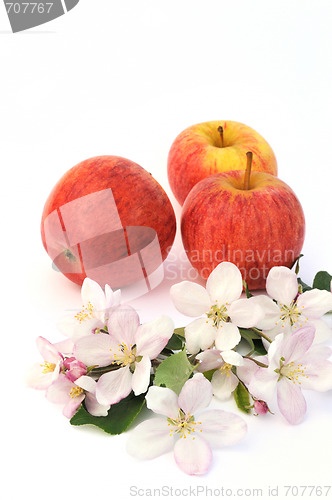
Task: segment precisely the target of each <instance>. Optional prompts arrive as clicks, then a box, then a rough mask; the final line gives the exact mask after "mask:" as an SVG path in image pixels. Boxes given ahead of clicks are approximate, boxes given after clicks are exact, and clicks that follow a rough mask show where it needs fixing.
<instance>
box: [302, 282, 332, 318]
mask: <svg viewBox="0 0 332 500" xmlns="http://www.w3.org/2000/svg"><path fill="white" fill-rule="evenodd" d="M297 305H298V308H299V310H300V312H301V313H302V314H303V315H304V316H307V317H308V318H309V319H315V318H317V319H319V318H321V317H322V316H323V315H324V314H326V313H327V312H329V311H331V310H332V293H331V292H328V291H327V290H317V289H316V288H315V289H314V290H308V291H307V292H304V293H302V294H301V295H299V297H298V299H297Z"/></svg>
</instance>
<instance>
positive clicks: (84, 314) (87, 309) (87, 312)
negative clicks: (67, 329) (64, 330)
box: [75, 301, 93, 323]
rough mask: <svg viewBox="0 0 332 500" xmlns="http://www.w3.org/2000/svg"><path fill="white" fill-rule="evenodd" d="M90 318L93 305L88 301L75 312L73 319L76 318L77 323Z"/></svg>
mask: <svg viewBox="0 0 332 500" xmlns="http://www.w3.org/2000/svg"><path fill="white" fill-rule="evenodd" d="M91 318H93V305H92V304H91V302H90V301H89V302H88V303H87V305H86V306H83V309H82V311H80V312H79V313H77V314H75V319H77V321H78V322H79V323H83V321H86V320H87V319H91Z"/></svg>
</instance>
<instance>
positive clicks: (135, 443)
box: [127, 418, 174, 460]
mask: <svg viewBox="0 0 332 500" xmlns="http://www.w3.org/2000/svg"><path fill="white" fill-rule="evenodd" d="M173 446H174V438H173V437H172V436H170V432H169V427H168V425H167V420H166V419H164V418H150V419H149V420H145V421H144V422H142V423H141V424H139V425H138V426H137V427H136V428H135V429H134V430H133V431H132V432H131V433H130V436H129V439H128V441H127V452H128V453H129V455H131V456H132V457H134V458H138V459H141V460H150V459H152V458H156V457H159V456H160V455H163V454H164V453H167V452H168V451H170V450H171V449H172V448H173Z"/></svg>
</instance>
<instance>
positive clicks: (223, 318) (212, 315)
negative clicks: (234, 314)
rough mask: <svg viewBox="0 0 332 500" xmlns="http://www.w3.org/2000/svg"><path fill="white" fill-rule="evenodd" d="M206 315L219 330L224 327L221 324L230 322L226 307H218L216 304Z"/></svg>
mask: <svg viewBox="0 0 332 500" xmlns="http://www.w3.org/2000/svg"><path fill="white" fill-rule="evenodd" d="M206 315H207V317H208V318H209V319H212V321H213V324H214V326H215V327H217V328H218V327H219V326H222V325H220V323H222V322H228V321H229V316H228V314H227V307H226V305H222V306H218V304H217V303H216V304H214V305H213V306H211V309H210V311H209V312H208V313H206Z"/></svg>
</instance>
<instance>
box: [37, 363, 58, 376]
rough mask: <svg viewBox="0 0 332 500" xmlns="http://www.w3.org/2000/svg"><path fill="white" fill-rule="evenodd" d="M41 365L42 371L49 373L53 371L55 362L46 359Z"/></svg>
mask: <svg viewBox="0 0 332 500" xmlns="http://www.w3.org/2000/svg"><path fill="white" fill-rule="evenodd" d="M40 366H41V367H44V370H43V373H45V374H46V373H51V372H54V370H55V367H56V364H55V363H48V362H47V361H45V362H44V364H43V365H40Z"/></svg>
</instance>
